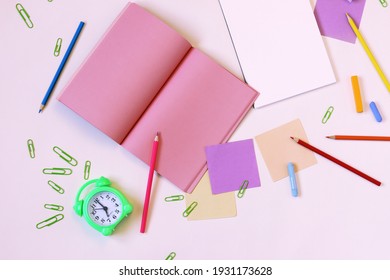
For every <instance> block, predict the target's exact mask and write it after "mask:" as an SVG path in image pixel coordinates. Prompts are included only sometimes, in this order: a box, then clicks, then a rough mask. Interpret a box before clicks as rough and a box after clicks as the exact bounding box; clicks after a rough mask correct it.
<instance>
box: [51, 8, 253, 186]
mask: <svg viewBox="0 0 390 280" xmlns="http://www.w3.org/2000/svg"><path fill="white" fill-rule="evenodd" d="M257 96H258V93H257V92H256V91H255V90H253V89H252V88H250V87H249V86H247V85H246V84H245V83H243V82H242V81H240V80H239V79H238V78H236V77H235V76H233V75H232V74H231V73H229V72H228V71H227V70H226V69H224V68H223V67H221V66H220V65H218V64H217V63H216V62H214V61H213V60H212V59H211V58H209V57H208V56H206V55H205V54H203V53H202V52H200V51H199V50H197V49H195V48H193V47H192V46H191V45H190V43H189V42H187V41H186V40H185V39H184V38H183V37H182V36H181V35H179V34H178V33H177V32H176V31H174V30H173V29H171V28H170V27H169V26H167V25H166V24H165V23H163V22H162V21H161V20H159V19H158V18H156V17H155V16H154V15H152V14H150V13H149V12H147V11H146V10H144V9H143V8H141V7H140V6H138V5H137V4H134V3H129V4H128V5H127V6H126V7H125V8H124V10H123V11H122V12H121V14H120V15H119V16H118V17H117V19H116V20H115V21H114V22H113V24H112V25H111V26H110V27H109V29H108V30H107V32H106V33H105V34H104V36H103V38H102V39H101V40H100V41H99V42H98V44H97V45H96V47H95V48H94V49H93V50H92V52H91V53H90V54H89V56H88V57H87V58H86V59H85V61H84V62H83V63H82V65H81V66H80V68H79V69H78V70H77V72H76V73H75V74H74V76H73V78H72V79H71V81H70V82H69V83H68V85H67V86H66V87H65V88H64V90H63V92H62V94H61V95H60V97H59V101H61V102H62V103H63V104H65V105H66V106H68V107H69V108H70V109H72V110H73V111H74V112H76V113H77V114H79V115H80V116H81V117H82V118H84V119H86V120H87V121H88V122H90V123H91V124H92V125H94V126H95V127H96V128H98V129H100V130H101V131H102V132H104V133H105V134H107V135H108V136H109V137H111V138H112V139H113V140H115V141H116V142H117V143H119V144H120V145H122V146H123V147H124V148H125V149H126V150H128V151H129V152H131V153H132V154H134V155H135V156H137V157H138V158H140V159H141V160H142V161H144V162H145V163H146V164H149V160H150V156H151V147H152V143H153V139H154V136H155V135H156V132H157V131H158V132H159V133H160V134H159V135H160V140H159V141H160V144H159V154H158V158H157V163H156V171H157V172H158V173H159V174H160V175H162V176H164V177H165V178H167V179H168V180H169V181H171V182H172V183H173V184H175V185H176V186H178V187H179V188H180V189H182V190H183V191H185V192H192V190H193V189H194V187H195V186H196V184H197V183H198V181H199V180H200V179H201V177H202V175H203V174H204V172H205V171H206V169H207V166H206V155H205V151H204V148H205V146H208V145H213V144H218V143H224V142H226V141H227V140H228V139H229V137H230V136H231V134H232V133H233V131H234V130H235V128H236V127H237V125H238V124H239V123H240V121H241V120H242V118H243V117H244V116H245V114H246V113H247V112H248V110H249V109H250V108H251V105H252V104H253V102H254V101H255V100H256V98H257Z"/></svg>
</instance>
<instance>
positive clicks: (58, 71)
mask: <svg viewBox="0 0 390 280" xmlns="http://www.w3.org/2000/svg"><path fill="white" fill-rule="evenodd" d="M83 27H84V22H82V21H80V24H79V26H78V27H77V30H76V33H75V34H74V36H73V39H72V41H71V42H70V45H69V47H68V49H67V50H66V53H65V55H64V57H63V58H62V61H61V64H60V66H59V67H58V69H57V72H56V74H55V75H54V78H53V80H52V81H51V84H50V86H49V88H48V89H47V92H46V94H45V97H44V98H43V100H42V103H41V107H40V108H39V113H40V112H42V110H43V108H44V107H45V105H46V103H47V100H48V99H49V97H50V95H51V93H52V91H53V89H54V86H55V85H56V83H57V80H58V78H59V76H60V74H61V71H62V69H64V66H65V63H66V61H67V60H68V57H69V55H70V53H71V52H72V49H73V47H74V45H75V44H76V41H77V38H78V37H79V35H80V32H81V30H82V29H83Z"/></svg>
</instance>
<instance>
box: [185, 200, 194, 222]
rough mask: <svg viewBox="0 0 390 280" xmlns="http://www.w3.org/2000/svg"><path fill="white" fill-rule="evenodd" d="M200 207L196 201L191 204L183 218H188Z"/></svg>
mask: <svg viewBox="0 0 390 280" xmlns="http://www.w3.org/2000/svg"><path fill="white" fill-rule="evenodd" d="M196 206H198V202H196V201H194V202H192V203H191V204H190V206H188V207H187V209H186V210H184V212H183V217H185V218H187V217H188V216H189V215H190V214H191V212H192V211H194V209H195V207H196Z"/></svg>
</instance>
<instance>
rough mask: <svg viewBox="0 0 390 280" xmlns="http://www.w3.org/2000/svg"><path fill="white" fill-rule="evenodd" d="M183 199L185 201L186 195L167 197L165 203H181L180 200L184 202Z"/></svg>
mask: <svg viewBox="0 0 390 280" xmlns="http://www.w3.org/2000/svg"><path fill="white" fill-rule="evenodd" d="M183 199H184V195H181V194H178V195H172V196H167V197H166V198H165V201H166V202H171V201H179V200H183Z"/></svg>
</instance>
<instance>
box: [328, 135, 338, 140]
mask: <svg viewBox="0 0 390 280" xmlns="http://www.w3.org/2000/svg"><path fill="white" fill-rule="evenodd" d="M326 138H329V139H336V137H335V136H334V135H332V136H326Z"/></svg>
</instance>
